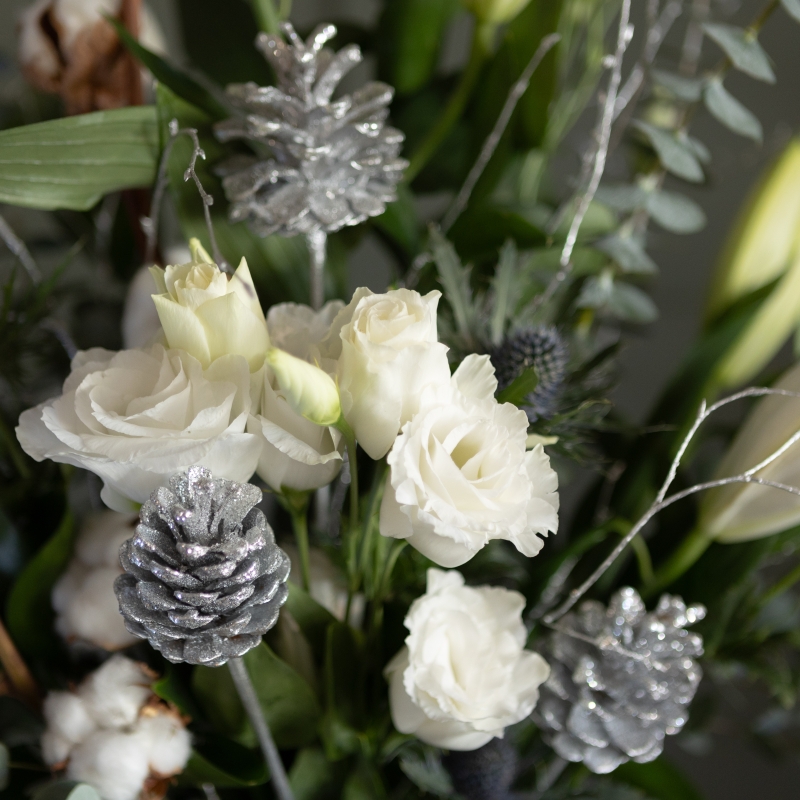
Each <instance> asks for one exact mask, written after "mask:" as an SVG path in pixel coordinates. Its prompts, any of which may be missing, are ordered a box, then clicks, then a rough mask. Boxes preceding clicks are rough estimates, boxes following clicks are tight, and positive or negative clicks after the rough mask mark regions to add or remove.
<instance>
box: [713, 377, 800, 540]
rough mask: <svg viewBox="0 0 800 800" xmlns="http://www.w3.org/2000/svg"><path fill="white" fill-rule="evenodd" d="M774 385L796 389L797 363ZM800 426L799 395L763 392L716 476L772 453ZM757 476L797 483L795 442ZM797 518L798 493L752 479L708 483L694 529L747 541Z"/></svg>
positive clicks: (799, 455) (799, 453) (799, 447)
mask: <svg viewBox="0 0 800 800" xmlns="http://www.w3.org/2000/svg"><path fill="white" fill-rule="evenodd" d="M775 388H776V389H784V390H786V391H789V392H800V364H796V365H795V366H794V367H792V368H791V369H789V370H788V371H787V372H786V373H785V374H784V375H783V376H782V377H781V379H780V380H779V381H778V382H777V383H776V384H775ZM798 430H800V397H787V396H781V395H768V396H767V397H764V398H763V399H762V400H760V401H759V402H758V404H757V405H756V406H755V408H754V409H753V411H752V412H751V414H750V416H749V417H748V418H747V419H746V420H745V422H744V424H743V425H742V427H741V428H740V429H739V432H738V433H737V435H736V438H735V439H734V440H733V442H732V444H731V446H730V448H729V449H728V452H727V453H726V454H725V456H724V457H723V459H722V461H721V462H720V465H719V468H718V469H717V471H716V474H715V477H716V478H724V477H727V476H730V475H739V474H741V473H742V472H745V471H746V470H748V469H750V468H751V467H754V466H755V465H756V464H759V463H760V462H762V461H763V460H764V459H765V458H767V457H768V456H770V455H771V454H772V453H774V452H775V451H776V450H778V448H780V447H781V445H783V444H784V443H785V442H787V441H788V440H789V439H790V438H791V437H792V436H794V434H795V433H797V431H798ZM758 477H760V478H764V479H765V480H770V481H775V482H776V483H782V484H785V485H787V486H800V442H795V444H793V445H792V446H791V447H789V448H788V449H787V450H786V451H785V452H783V453H781V455H780V456H778V457H777V458H776V459H775V460H774V461H773V462H772V463H771V464H769V465H768V466H766V467H764V469H762V470H760V471H759V473H758ZM797 524H800V497H798V496H797V495H795V494H791V493H790V492H786V491H784V490H782V489H775V488H773V487H770V486H761V485H759V484H757V483H732V484H728V485H727V486H722V487H720V488H718V489H712V490H711V491H710V492H708V493H707V494H706V495H705V497H704V498H703V501H702V504H701V506H700V521H699V525H698V527H699V529H700V530H701V531H702V532H703V533H704V534H706V536H708V537H709V538H710V539H715V540H716V541H719V542H746V541H750V540H752V539H759V538H761V537H762V536H769V535H771V534H773V533H779V532H780V531H785V530H788V529H789V528H792V527H794V526H795V525H797Z"/></svg>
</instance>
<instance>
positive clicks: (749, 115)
mask: <svg viewBox="0 0 800 800" xmlns="http://www.w3.org/2000/svg"><path fill="white" fill-rule="evenodd" d="M703 101H704V102H705V104H706V108H707V109H708V110H709V111H710V112H711V113H712V114H713V115H714V116H715V117H716V118H717V119H718V120H719V121H720V122H721V123H722V124H723V125H725V126H726V127H728V128H730V129H731V130H732V131H733V132H734V133H738V134H739V135H740V136H747V137H748V138H749V139H754V140H755V141H757V142H760V141H761V140H762V139H763V137H764V133H763V130H762V128H761V123H760V122H759V121H758V118H757V117H756V116H755V114H753V112H752V111H750V110H749V109H747V108H745V107H744V106H743V105H742V104H741V103H740V102H739V101H738V100H737V99H736V98H735V97H734V96H733V95H732V94H731V93H730V92H729V91H728V90H727V89H726V88H725V87H724V86H723V85H722V81H721V80H720V79H719V78H714V79H712V80H710V81H709V82H708V83H707V84H706V90H705V92H704V94H703Z"/></svg>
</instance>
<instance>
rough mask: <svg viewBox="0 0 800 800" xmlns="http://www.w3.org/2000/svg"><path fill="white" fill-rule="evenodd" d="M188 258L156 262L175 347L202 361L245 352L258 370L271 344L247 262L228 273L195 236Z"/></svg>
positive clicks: (161, 304)
mask: <svg viewBox="0 0 800 800" xmlns="http://www.w3.org/2000/svg"><path fill="white" fill-rule="evenodd" d="M190 247H191V250H192V255H193V257H194V260H193V261H192V262H191V263H189V264H181V265H179V266H168V267H167V268H166V269H164V270H162V269H160V268H159V267H153V268H152V269H151V273H152V275H153V279H154V280H155V282H156V287H157V290H158V294H154V295H153V302H154V303H155V304H156V311H157V312H158V317H159V319H160V320H161V327H162V328H163V329H164V336H165V337H166V339H167V343H168V344H169V346H170V347H172V348H176V349H179V350H185V351H186V352H187V353H189V354H191V355H193V356H194V357H195V358H196V359H197V360H198V361H199V362H200V363H201V364H202V365H203V367H204V368H205V367H207V366H208V365H209V364H210V363H211V362H212V361H214V360H215V359H217V358H219V357H220V356H224V355H231V354H233V355H240V356H244V357H245V358H246V359H247V363H248V364H249V365H250V369H251V370H257V369H258V368H259V367H260V366H261V364H262V363H263V361H264V353H266V351H267V348H268V347H269V334H268V333H267V323H266V320H265V319H264V312H263V311H262V310H261V304H260V303H259V301H258V295H257V294H256V290H255V287H254V286H253V279H252V277H251V276H250V270H249V269H248V267H247V262H246V261H245V260H244V259H242V261H241V263H240V264H239V268H238V269H237V270H236V272H235V273H234V274H233V276H232V277H231V278H230V279H228V276H227V275H226V274H225V273H224V272H221V271H220V269H219V267H218V266H217V265H216V264H213V263H211V258H210V257H209V255H208V254H207V253H206V252H205V250H203V248H202V246H201V245H200V243H199V242H198V241H197V240H196V239H193V240H192V241H191V242H190Z"/></svg>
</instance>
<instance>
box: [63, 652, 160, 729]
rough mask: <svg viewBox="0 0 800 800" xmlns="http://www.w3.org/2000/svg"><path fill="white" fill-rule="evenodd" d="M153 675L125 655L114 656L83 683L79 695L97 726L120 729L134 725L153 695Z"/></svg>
mask: <svg viewBox="0 0 800 800" xmlns="http://www.w3.org/2000/svg"><path fill="white" fill-rule="evenodd" d="M151 683H152V677H151V676H150V675H149V674H148V673H147V672H146V671H145V668H144V667H143V666H142V665H141V664H138V663H136V662H135V661H131V660H130V659H129V658H125V657H124V656H114V657H113V658H110V659H109V660H108V661H106V663H105V664H103V666H102V667H100V669H98V670H96V671H95V672H93V673H92V674H91V675H89V677H88V678H87V679H86V680H85V681H84V682H83V683H82V684H81V686H80V688H79V689H78V695H79V696H80V697H81V698H82V699H83V701H84V702H85V703H86V707H87V709H88V711H89V714H90V715H91V716H92V717H93V719H94V720H95V722H97V724H98V725H100V726H102V727H106V728H121V727H124V726H127V725H133V723H134V722H135V721H136V719H137V717H138V716H139V711H140V710H141V708H142V706H143V705H144V704H145V703H146V702H147V700H148V699H149V698H150V696H151V695H152V692H151V690H150V684H151Z"/></svg>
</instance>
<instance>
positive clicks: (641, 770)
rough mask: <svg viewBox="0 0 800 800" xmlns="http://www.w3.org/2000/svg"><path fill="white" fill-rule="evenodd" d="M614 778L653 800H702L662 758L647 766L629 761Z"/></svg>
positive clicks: (686, 781)
mask: <svg viewBox="0 0 800 800" xmlns="http://www.w3.org/2000/svg"><path fill="white" fill-rule="evenodd" d="M614 777H615V778H616V779H617V780H620V781H622V782H623V783H627V784H629V785H630V786H635V787H636V788H637V789H642V790H643V791H645V792H647V795H648V797H652V798H653V800H703V798H702V795H701V794H700V793H699V792H698V791H697V789H695V788H694V786H692V784H691V783H690V782H689V781H688V780H687V779H686V777H684V775H683V774H682V773H681V772H680V771H679V770H678V769H677V767H675V766H673V765H672V764H670V762H669V761H667V759H666V758H665V757H664V756H661V757H660V758H657V759H656V760H655V761H651V762H650V763H649V764H636V763H635V762H633V761H629V762H628V763H627V764H623V765H622V766H620V767H617V769H616V770H615V772H614Z"/></svg>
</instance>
